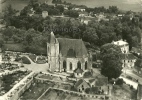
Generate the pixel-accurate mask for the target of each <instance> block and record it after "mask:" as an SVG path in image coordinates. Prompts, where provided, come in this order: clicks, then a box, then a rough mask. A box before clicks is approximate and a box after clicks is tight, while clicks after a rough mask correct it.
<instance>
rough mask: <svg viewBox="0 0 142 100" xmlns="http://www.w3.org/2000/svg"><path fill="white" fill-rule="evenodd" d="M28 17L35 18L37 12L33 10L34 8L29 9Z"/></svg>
mask: <svg viewBox="0 0 142 100" xmlns="http://www.w3.org/2000/svg"><path fill="white" fill-rule="evenodd" d="M27 14H28V16H33V15H34V14H35V11H34V10H33V8H31V9H29V11H28V13H27Z"/></svg>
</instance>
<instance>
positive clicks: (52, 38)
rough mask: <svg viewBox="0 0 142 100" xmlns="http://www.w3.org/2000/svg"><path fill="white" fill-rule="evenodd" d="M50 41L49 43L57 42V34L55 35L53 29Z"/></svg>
mask: <svg viewBox="0 0 142 100" xmlns="http://www.w3.org/2000/svg"><path fill="white" fill-rule="evenodd" d="M48 42H49V43H56V38H55V35H54V33H53V31H51V33H50V36H49V39H48Z"/></svg>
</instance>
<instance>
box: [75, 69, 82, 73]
mask: <svg viewBox="0 0 142 100" xmlns="http://www.w3.org/2000/svg"><path fill="white" fill-rule="evenodd" d="M74 72H75V73H83V70H82V69H81V68H77V69H75V70H74Z"/></svg>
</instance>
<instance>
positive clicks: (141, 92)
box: [137, 84, 142, 100]
mask: <svg viewBox="0 0 142 100" xmlns="http://www.w3.org/2000/svg"><path fill="white" fill-rule="evenodd" d="M137 100H142V85H141V84H138V88H137Z"/></svg>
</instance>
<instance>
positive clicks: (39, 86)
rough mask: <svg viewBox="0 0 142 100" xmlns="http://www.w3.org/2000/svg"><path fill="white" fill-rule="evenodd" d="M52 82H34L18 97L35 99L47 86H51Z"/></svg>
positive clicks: (26, 99)
mask: <svg viewBox="0 0 142 100" xmlns="http://www.w3.org/2000/svg"><path fill="white" fill-rule="evenodd" d="M53 85H54V84H53V83H50V82H48V83H35V84H32V85H31V86H30V88H29V89H28V90H26V91H25V92H24V94H23V95H22V96H21V97H20V98H21V99H20V100H37V99H38V98H39V97H40V96H41V95H42V93H44V92H45V91H46V90H47V89H48V88H49V87H52V86H53Z"/></svg>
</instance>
